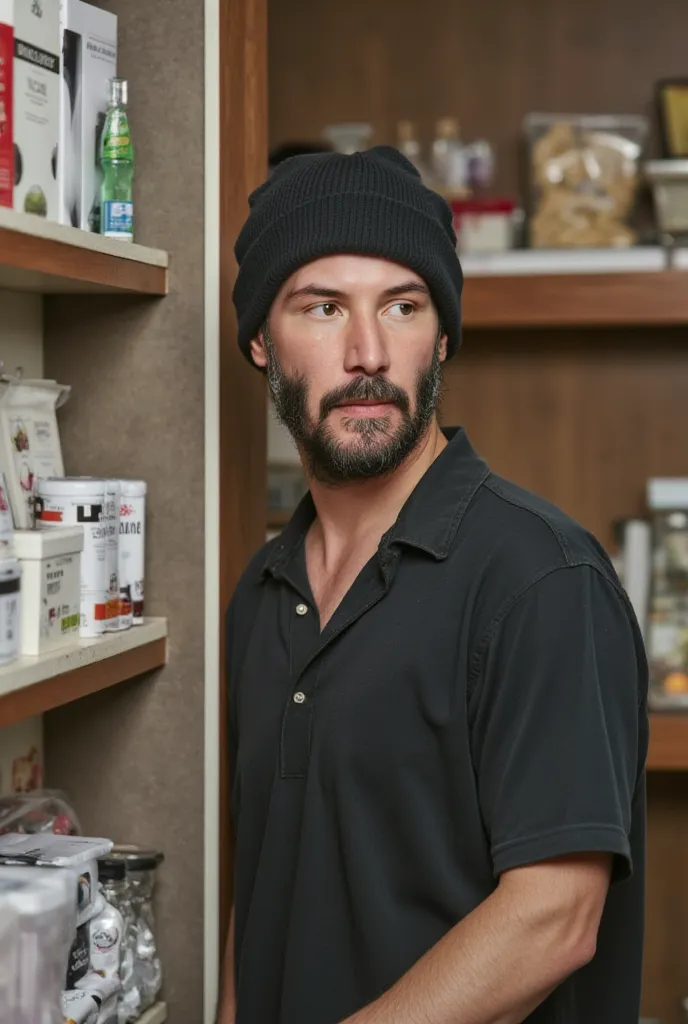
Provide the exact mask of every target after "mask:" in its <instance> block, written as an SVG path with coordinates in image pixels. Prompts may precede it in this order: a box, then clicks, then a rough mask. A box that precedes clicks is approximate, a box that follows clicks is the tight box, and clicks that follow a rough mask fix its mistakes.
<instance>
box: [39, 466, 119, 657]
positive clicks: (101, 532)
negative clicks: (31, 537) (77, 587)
mask: <svg viewBox="0 0 688 1024" xmlns="http://www.w3.org/2000/svg"><path fill="white" fill-rule="evenodd" d="M109 483H110V482H109V481H105V480H98V479H94V478H91V477H51V478H48V479H45V480H41V481H40V482H39V486H38V499H39V500H38V502H37V516H36V518H37V522H38V525H39V526H40V527H41V528H42V529H51V528H53V527H57V526H83V529H84V549H83V553H82V555H81V624H80V628H79V634H80V636H82V637H96V636H101V635H102V634H103V633H104V632H105V630H106V628H107V625H108V614H112V607H113V599H112V597H111V592H110V587H111V579H112V540H111V527H112V523H111V522H110V521H109V520H108V515H109V512H108V509H111V508H112V507H113V504H114V503H116V501H117V494H116V493H115V492H113V491H112V489H110V490H109V491H108V485H109ZM116 576H117V574H116V567H115V582H116Z"/></svg>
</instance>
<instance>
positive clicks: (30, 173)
mask: <svg viewBox="0 0 688 1024" xmlns="http://www.w3.org/2000/svg"><path fill="white" fill-rule="evenodd" d="M59 137H60V7H59V0H15V3H14V143H15V160H16V168H15V172H16V173H15V185H14V208H15V210H21V211H23V212H24V213H36V214H39V215H40V216H42V217H47V219H48V220H58V214H59V206H58V201H57V146H58V139H59ZM17 179H18V180H17Z"/></svg>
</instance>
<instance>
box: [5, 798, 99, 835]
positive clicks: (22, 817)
mask: <svg viewBox="0 0 688 1024" xmlns="http://www.w3.org/2000/svg"><path fill="white" fill-rule="evenodd" d="M8 832H20V833H23V834H25V835H42V834H46V833H47V834H50V833H51V834H53V835H62V836H78V835H81V825H80V824H79V819H78V818H77V816H76V813H75V811H74V809H73V808H72V807H71V806H70V805H69V803H68V802H67V799H66V797H65V796H64V795H63V794H62V793H60V792H58V791H57V790H38V789H37V790H34V791H33V792H31V793H17V794H15V795H13V796H4V797H0V835H5V834H6V833H8Z"/></svg>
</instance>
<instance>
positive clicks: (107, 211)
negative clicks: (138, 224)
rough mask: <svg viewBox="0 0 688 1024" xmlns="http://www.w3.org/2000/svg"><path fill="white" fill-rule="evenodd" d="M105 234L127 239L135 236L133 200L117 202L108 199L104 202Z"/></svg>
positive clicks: (102, 214)
mask: <svg viewBox="0 0 688 1024" xmlns="http://www.w3.org/2000/svg"><path fill="white" fill-rule="evenodd" d="M101 216H102V218H103V232H102V233H103V234H104V235H106V236H107V237H108V238H121V239H124V240H125V241H127V240H129V239H131V238H133V237H134V204H133V203H132V202H125V203H115V202H112V201H111V200H106V201H105V202H104V203H103V207H102V213H101Z"/></svg>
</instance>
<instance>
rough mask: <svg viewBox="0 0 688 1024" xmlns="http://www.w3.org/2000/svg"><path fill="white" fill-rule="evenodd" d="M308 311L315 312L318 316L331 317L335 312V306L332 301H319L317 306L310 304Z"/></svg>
mask: <svg viewBox="0 0 688 1024" xmlns="http://www.w3.org/2000/svg"><path fill="white" fill-rule="evenodd" d="M309 313H315V315H316V316H319V317H328V318H329V317H333V316H335V315H336V313H337V307H336V306H335V304H334V302H321V303H320V304H319V305H317V306H311V308H310V309H309Z"/></svg>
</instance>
